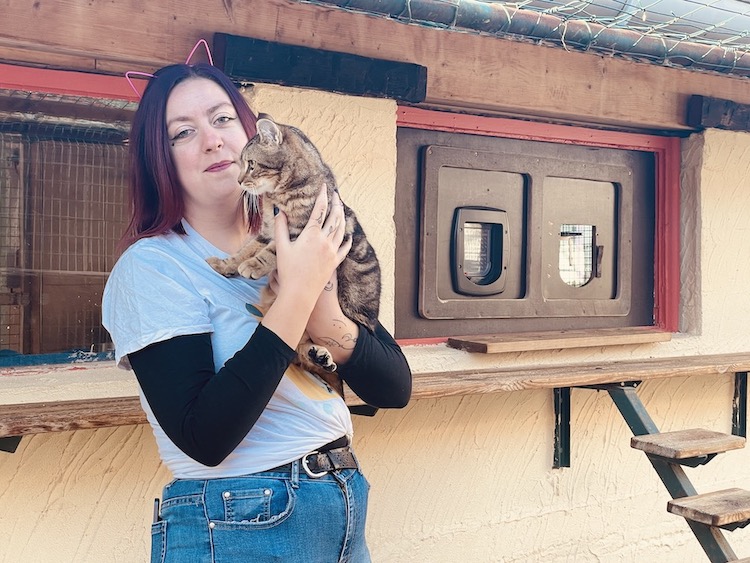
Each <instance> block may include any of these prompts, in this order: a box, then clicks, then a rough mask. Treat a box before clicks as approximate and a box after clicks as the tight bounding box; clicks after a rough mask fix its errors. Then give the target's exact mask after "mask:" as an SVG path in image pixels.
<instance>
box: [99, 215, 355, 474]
mask: <svg viewBox="0 0 750 563" xmlns="http://www.w3.org/2000/svg"><path fill="white" fill-rule="evenodd" d="M183 226H184V228H185V231H186V233H187V234H186V235H179V234H174V233H173V234H169V235H161V236H155V237H150V238H146V239H141V240H139V241H137V242H136V243H135V244H133V245H132V246H130V247H129V248H128V249H127V250H126V251H125V252H124V253H123V255H122V256H121V257H120V259H119V260H118V261H117V263H116V264H115V267H114V268H113V269H112V273H111V275H110V277H109V280H108V281H107V285H106V287H105V289H104V296H103V300H102V322H103V324H104V326H105V328H106V329H107V330H108V331H109V333H110V335H111V336H112V340H113V342H114V344H115V358H116V360H117V364H118V366H119V367H121V368H124V369H131V368H130V364H129V362H128V358H127V354H130V353H132V352H136V351H138V350H141V349H142V348H145V347H146V346H148V345H150V344H154V343H156V342H161V341H164V340H168V339H170V338H173V337H175V336H182V335H188V334H201V333H211V343H212V345H213V353H214V366H215V369H216V371H218V370H219V369H220V368H221V367H222V366H223V365H224V363H225V362H226V361H227V360H228V359H229V358H231V357H232V356H233V355H234V354H235V352H236V351H237V350H239V349H240V348H242V347H243V346H244V345H245V344H246V343H247V341H248V340H249V339H250V336H251V335H252V334H253V332H254V331H255V328H256V327H257V325H258V318H256V317H255V316H253V314H251V312H250V311H251V310H253V309H254V307H253V305H255V304H257V303H258V298H259V295H260V290H261V289H262V287H263V286H264V284H265V283H266V281H265V280H259V281H254V280H248V279H245V278H242V277H239V276H238V277H233V278H225V277H224V276H222V275H220V274H218V273H216V272H215V271H214V270H213V269H212V268H211V267H210V266H209V265H208V264H207V263H206V261H205V260H206V258H208V257H210V256H219V257H222V258H224V257H226V256H227V254H226V253H225V252H222V251H221V250H219V249H217V248H216V247H214V246H213V245H212V244H211V243H209V242H208V241H207V240H205V239H204V238H203V237H202V236H201V235H199V234H198V233H197V232H196V231H195V230H194V229H193V228H192V227H190V225H189V224H188V223H187V221H184V220H183ZM140 398H141V405H142V406H143V410H144V411H145V412H146V416H147V418H148V421H149V423H150V424H151V427H152V428H153V431H154V436H155V438H156V442H157V445H158V447H159V453H160V455H161V458H162V460H163V461H164V463H165V465H166V466H167V467H168V468H169V470H170V471H171V472H172V474H173V475H174V477H175V478H183V479H184V478H199V479H207V478H216V477H234V476H237V475H245V474H248V473H255V472H257V471H263V470H266V469H270V468H272V467H276V466H278V465H282V464H285V463H288V462H290V461H292V460H294V459H297V458H299V457H301V456H302V455H304V454H305V453H307V452H309V451H310V450H312V449H314V448H316V447H319V446H321V445H323V444H326V443H328V442H330V441H332V440H335V439H337V438H339V437H341V436H343V435H345V434H346V435H348V436H350V437H351V435H352V433H353V430H352V420H351V415H350V414H349V410H348V408H347V407H346V404H345V403H344V401H343V400H342V399H341V397H340V396H339V395H338V394H337V393H335V392H333V391H331V389H330V388H329V387H328V386H326V385H325V384H324V383H323V382H322V381H321V380H320V379H319V378H317V377H315V376H314V375H311V374H309V373H307V372H306V371H303V370H302V369H300V368H298V367H297V366H293V365H292V366H290V367H289V368H288V369H287V371H286V373H285V374H284V376H283V377H282V379H281V382H280V383H279V385H278V387H277V389H276V392H275V393H274V395H273V396H272V397H271V400H270V401H269V402H268V405H267V407H266V409H265V410H264V412H263V414H262V415H261V416H260V418H259V419H258V421H257V422H256V423H255V425H254V426H253V427H252V428H251V429H250V431H249V432H248V434H247V435H246V436H245V438H244V439H243V440H242V442H240V444H239V445H238V446H237V447H236V448H235V450H234V451H233V452H232V453H231V454H230V455H229V456H228V457H227V458H226V459H225V460H224V461H222V462H221V463H220V464H219V465H218V466H216V467H208V466H205V465H202V464H201V463H198V462H197V461H195V460H193V459H192V458H190V457H189V456H187V455H186V454H184V453H183V452H182V451H181V450H180V449H179V448H178V447H177V446H175V445H174V443H173V442H172V441H171V440H170V439H169V438H168V437H167V435H166V434H165V433H164V431H163V430H162V428H161V426H160V425H159V423H158V421H157V420H156V418H155V417H154V414H153V412H152V411H151V408H150V407H149V405H148V402H147V401H146V399H145V397H144V395H143V392H142V391H141V393H140Z"/></svg>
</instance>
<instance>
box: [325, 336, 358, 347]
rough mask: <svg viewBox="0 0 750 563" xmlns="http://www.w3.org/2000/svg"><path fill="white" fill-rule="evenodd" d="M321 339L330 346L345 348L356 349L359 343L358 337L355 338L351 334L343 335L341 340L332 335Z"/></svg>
mask: <svg viewBox="0 0 750 563" xmlns="http://www.w3.org/2000/svg"><path fill="white" fill-rule="evenodd" d="M319 340H320V341H321V342H322V343H323V344H324V345H325V346H328V347H329V348H341V349H343V350H354V347H355V346H356V345H357V339H356V338H353V337H352V335H351V334H345V335H343V336H342V337H341V339H340V340H337V339H335V338H333V337H331V336H323V337H322V338H320V339H319Z"/></svg>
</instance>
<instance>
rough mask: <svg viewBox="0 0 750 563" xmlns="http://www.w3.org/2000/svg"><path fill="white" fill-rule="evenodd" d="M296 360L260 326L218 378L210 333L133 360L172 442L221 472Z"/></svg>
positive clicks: (165, 345)
mask: <svg viewBox="0 0 750 563" xmlns="http://www.w3.org/2000/svg"><path fill="white" fill-rule="evenodd" d="M294 356H295V352H294V350H292V349H291V348H290V347H289V346H287V345H286V344H285V343H284V342H283V341H282V340H281V339H280V338H279V337H278V336H276V334H274V333H273V332H272V331H270V330H268V329H267V328H265V327H264V326H263V325H259V326H258V328H257V329H256V331H255V333H254V334H253V335H252V337H251V338H250V340H249V341H248V342H247V344H246V345H245V346H244V347H243V348H241V349H240V350H239V351H237V353H236V354H235V355H234V356H233V357H232V358H230V359H229V360H227V362H226V363H225V364H224V366H223V367H222V368H221V369H220V370H219V371H218V373H216V372H215V371H214V363H213V350H212V346H211V337H210V334H208V333H206V334H193V335H186V336H177V337H174V338H171V339H169V340H165V341H163V342H158V343H156V344H152V345H150V346H147V347H146V348H144V349H142V350H139V351H137V352H133V353H131V354H129V355H128V359H129V360H130V365H131V366H132V368H133V371H135V375H136V377H137V379H138V383H139V384H140V386H141V389H142V390H143V394H144V396H145V397H146V400H147V401H148V404H149V406H150V407H151V410H152V411H153V412H154V416H156V419H157V420H158V421H159V424H160V425H161V427H162V429H163V430H164V432H165V433H166V434H167V436H168V437H169V439H170V440H172V441H173V442H174V443H175V445H176V446H177V447H179V448H180V449H181V450H182V451H183V452H185V454H187V455H188V456H190V457H191V458H193V459H194V460H196V461H197V462H199V463H202V464H203V465H208V466H216V465H218V464H219V463H221V462H222V461H223V460H224V458H226V457H227V456H228V455H229V454H230V453H231V452H232V450H234V448H235V447H236V446H237V445H238V444H239V443H240V442H241V441H242V439H243V438H244V437H245V435H246V434H247V433H248V432H249V431H250V429H251V428H252V427H253V425H254V424H255V422H256V421H257V420H258V418H259V417H260V415H261V413H262V412H263V410H264V409H265V407H266V404H267V403H268V401H269V400H270V399H271V396H272V395H273V393H274V391H275V390H276V387H277V386H278V384H279V381H281V378H282V376H283V375H284V371H285V370H286V368H287V366H288V365H289V363H290V362H291V360H292V359H293V358H294Z"/></svg>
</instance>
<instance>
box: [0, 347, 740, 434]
mask: <svg viewBox="0 0 750 563" xmlns="http://www.w3.org/2000/svg"><path fill="white" fill-rule="evenodd" d="M740 371H750V353H737V354H717V355H706V356H685V357H672V358H650V359H645V360H632V361H610V362H597V363H586V364H573V365H551V366H524V367H511V368H503V369H495V368H489V369H461V370H454V371H438V372H421V373H420V372H417V373H414V374H413V377H414V379H413V392H412V399H432V398H438V397H454V396H462V395H476V394H485V393H499V392H508V391H523V390H530V389H554V388H559V387H578V386H584V385H599V384H605V383H619V382H623V381H646V380H650V379H661V378H669V377H688V376H707V377H716V376H724V375H728V374H733V373H735V372H740ZM346 396H347V398H348V399H347V404H349V405H351V406H355V405H360V404H362V403H361V401H360V400H359V399H358V398H357V397H356V396H355V395H354V394H353V393H351V392H348V393H347V394H346ZM349 398H351V399H349ZM145 422H146V417H145V415H144V413H143V411H142V410H141V405H140V401H139V400H138V398H137V397H116V398H92V399H85V400H76V401H60V402H53V403H21V404H5V405H1V404H0V437H5V436H22V435H26V434H39V433H42V432H60V431H66V430H79V429H84V428H104V427H108V426H120V425H128V424H144V423H145Z"/></svg>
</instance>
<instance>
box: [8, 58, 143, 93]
mask: <svg viewBox="0 0 750 563" xmlns="http://www.w3.org/2000/svg"><path fill="white" fill-rule="evenodd" d="M133 83H134V84H135V85H136V88H138V91H139V92H143V89H144V88H145V87H146V81H145V80H137V79H134V80H133ZM0 88H3V89H7V90H27V91H30V92H45V93H50V94H67V95H74V96H89V97H94V98H107V99H111V100H128V101H135V102H137V101H138V99H139V97H138V96H136V95H135V92H133V90H132V89H131V88H130V85H129V84H128V81H127V80H125V77H124V76H108V75H104V74H94V73H88V72H73V71H67V70H50V69H46V68H32V67H27V66H15V65H4V64H0Z"/></svg>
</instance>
